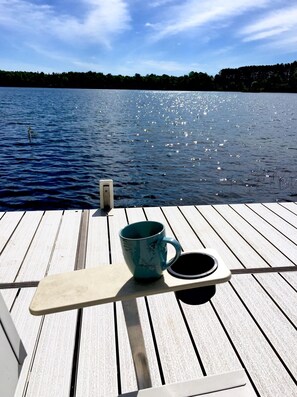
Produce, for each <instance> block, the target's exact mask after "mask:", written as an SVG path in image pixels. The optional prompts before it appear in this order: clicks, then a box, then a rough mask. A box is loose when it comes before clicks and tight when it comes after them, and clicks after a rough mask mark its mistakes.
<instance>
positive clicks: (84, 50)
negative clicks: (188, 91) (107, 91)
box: [0, 0, 297, 76]
mask: <svg viewBox="0 0 297 397" xmlns="http://www.w3.org/2000/svg"><path fill="white" fill-rule="evenodd" d="M295 60H297V0H0V70H13V71H33V72H44V73H53V72H55V73H60V72H69V71H80V72H87V71H94V72H102V73H104V74H108V73H111V74H113V75H119V74H121V75H129V76H133V75H134V74H135V73H139V74H141V75H143V76H144V75H146V74H151V73H154V74H157V75H162V74H168V75H174V76H182V75H186V74H188V73H189V72H191V71H197V72H204V73H208V74H209V75H215V74H217V73H218V72H219V71H220V70H221V69H224V68H237V67H240V66H249V65H273V64H276V63H289V62H293V61H295Z"/></svg>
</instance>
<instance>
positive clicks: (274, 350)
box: [229, 280, 297, 386]
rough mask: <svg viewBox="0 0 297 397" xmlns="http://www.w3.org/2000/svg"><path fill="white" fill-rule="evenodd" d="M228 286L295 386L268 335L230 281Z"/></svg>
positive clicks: (292, 376) (287, 368)
mask: <svg viewBox="0 0 297 397" xmlns="http://www.w3.org/2000/svg"><path fill="white" fill-rule="evenodd" d="M229 284H230V286H231V288H232V289H233V291H234V292H235V294H236V295H237V297H238V298H239V300H240V302H241V303H242V305H243V306H244V308H245V310H246V311H247V312H248V314H249V315H250V317H251V318H252V320H253V321H254V323H255V324H256V326H257V328H258V329H259V331H260V332H261V334H262V335H263V337H264V338H265V340H266V341H267V343H268V345H269V346H270V347H271V349H272V351H273V352H274V354H275V355H276V356H277V358H278V360H279V361H280V363H281V364H282V365H283V367H284V368H285V370H286V371H287V373H288V374H289V376H290V378H291V379H292V380H293V382H294V383H295V385H296V386H297V379H296V378H295V376H294V375H293V373H292V372H291V370H290V368H289V367H288V366H287V364H286V363H285V362H284V360H283V358H282V357H281V355H280V354H279V352H278V351H277V348H276V347H275V346H274V345H273V343H272V342H271V341H270V339H269V337H268V335H267V334H266V333H265V331H264V330H263V328H262V327H261V325H260V324H259V322H258V321H257V320H256V318H255V316H254V315H253V313H252V312H251V311H250V309H249V308H248V306H247V305H246V303H245V302H244V300H243V299H242V298H241V296H240V294H239V292H238V291H237V289H236V287H235V286H234V285H233V284H232V280H231V281H229Z"/></svg>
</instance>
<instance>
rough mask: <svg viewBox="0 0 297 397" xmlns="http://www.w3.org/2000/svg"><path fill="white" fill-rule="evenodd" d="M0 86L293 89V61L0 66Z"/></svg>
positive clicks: (296, 79) (296, 78)
mask: <svg viewBox="0 0 297 397" xmlns="http://www.w3.org/2000/svg"><path fill="white" fill-rule="evenodd" d="M0 86H7V87H13V86H14V87H54V88H101V89H142V90H187V91H212V90H214V91H248V92H264V91H265V92H297V61H295V62H293V63H287V64H277V65H271V66H244V67H240V68H237V69H230V68H228V69H222V70H221V71H220V72H219V73H218V74H217V75H216V76H215V77H212V76H209V75H208V74H207V73H202V72H195V71H191V72H190V73H189V74H188V75H184V76H179V77H176V76H169V75H167V74H163V75H162V76H158V75H155V74H147V75H146V76H141V75H140V74H138V73H136V74H135V75H134V76H122V75H117V76H113V75H111V74H110V73H109V74H107V75H104V74H103V73H96V72H92V71H89V72H86V73H82V72H67V73H66V72H64V73H52V74H45V73H43V72H22V71H21V72H10V71H4V70H0Z"/></svg>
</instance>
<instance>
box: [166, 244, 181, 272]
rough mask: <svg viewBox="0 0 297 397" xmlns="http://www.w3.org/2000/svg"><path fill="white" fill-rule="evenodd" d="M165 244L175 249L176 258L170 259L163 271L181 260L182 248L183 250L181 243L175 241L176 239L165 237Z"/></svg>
mask: <svg viewBox="0 0 297 397" xmlns="http://www.w3.org/2000/svg"><path fill="white" fill-rule="evenodd" d="M163 242H164V243H166V244H167V243H168V244H171V245H173V247H174V248H175V256H174V258H172V259H170V261H168V262H167V263H166V264H165V266H164V267H163V269H162V270H165V269H167V267H169V266H171V265H172V264H173V263H174V262H175V261H176V260H177V259H178V258H179V256H180V254H181V250H182V248H181V245H180V243H179V242H178V241H177V240H175V239H174V238H171V237H163Z"/></svg>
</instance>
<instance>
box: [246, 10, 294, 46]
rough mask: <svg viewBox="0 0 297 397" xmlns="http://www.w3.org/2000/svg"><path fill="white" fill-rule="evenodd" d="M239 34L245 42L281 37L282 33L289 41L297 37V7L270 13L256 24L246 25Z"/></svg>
mask: <svg viewBox="0 0 297 397" xmlns="http://www.w3.org/2000/svg"><path fill="white" fill-rule="evenodd" d="M240 33H241V35H242V36H244V38H243V40H244V41H246V42H248V41H257V40H263V39H267V38H272V37H281V36H282V35H283V34H284V33H285V34H286V35H287V37H288V38H290V40H291V39H292V36H295V37H296V35H297V5H294V6H292V7H287V8H283V9H278V10H274V11H271V12H270V13H268V14H267V15H266V16H264V17H262V18H260V19H259V20H258V21H257V22H254V23H252V24H249V25H247V26H246V27H245V28H243V29H242V30H241V32H240ZM288 33H289V34H288Z"/></svg>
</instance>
